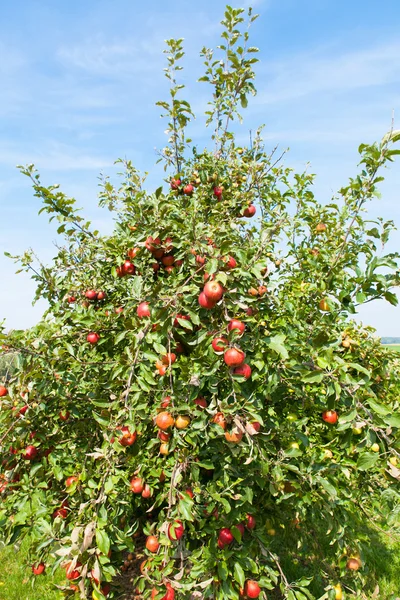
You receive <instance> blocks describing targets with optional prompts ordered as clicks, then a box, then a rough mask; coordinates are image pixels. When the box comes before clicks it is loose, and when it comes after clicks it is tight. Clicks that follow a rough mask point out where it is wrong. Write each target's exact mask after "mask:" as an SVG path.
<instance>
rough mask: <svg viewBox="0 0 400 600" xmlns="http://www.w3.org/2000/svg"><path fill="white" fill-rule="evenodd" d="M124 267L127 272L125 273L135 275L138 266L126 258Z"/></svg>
mask: <svg viewBox="0 0 400 600" xmlns="http://www.w3.org/2000/svg"><path fill="white" fill-rule="evenodd" d="M122 269H123V271H124V273H125V275H133V274H134V272H135V271H136V267H135V265H134V264H133V263H131V261H130V260H126V261H125V262H124V264H123V265H122Z"/></svg>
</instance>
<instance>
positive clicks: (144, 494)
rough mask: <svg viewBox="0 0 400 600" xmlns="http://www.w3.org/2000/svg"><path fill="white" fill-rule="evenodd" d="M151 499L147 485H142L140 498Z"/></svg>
mask: <svg viewBox="0 0 400 600" xmlns="http://www.w3.org/2000/svg"><path fill="white" fill-rule="evenodd" d="M150 497H151V488H150V486H149V484H148V483H145V484H144V488H143V492H142V498H150Z"/></svg>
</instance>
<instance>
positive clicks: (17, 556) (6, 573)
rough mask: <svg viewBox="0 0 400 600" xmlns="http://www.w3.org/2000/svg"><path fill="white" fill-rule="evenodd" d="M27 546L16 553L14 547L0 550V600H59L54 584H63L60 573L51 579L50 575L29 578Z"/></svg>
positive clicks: (63, 578) (30, 573) (58, 593)
mask: <svg viewBox="0 0 400 600" xmlns="http://www.w3.org/2000/svg"><path fill="white" fill-rule="evenodd" d="M31 575H32V572H31V568H30V566H29V562H28V552H27V544H26V543H24V544H22V546H21V548H19V549H18V551H16V549H15V548H14V547H7V548H1V549H0V600H59V599H60V597H61V596H60V592H59V591H58V590H56V589H55V588H54V585H53V584H54V583H57V584H63V583H65V577H64V576H63V573H62V572H61V571H60V572H59V574H58V576H57V577H55V578H53V577H52V576H51V574H45V575H40V576H37V577H35V578H34V580H33V581H32V578H31Z"/></svg>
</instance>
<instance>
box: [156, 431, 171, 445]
mask: <svg viewBox="0 0 400 600" xmlns="http://www.w3.org/2000/svg"><path fill="white" fill-rule="evenodd" d="M157 437H158V439H160V440H161V441H162V442H169V440H170V438H171V434H169V433H167V432H166V431H162V430H161V429H160V431H159V432H158V433H157Z"/></svg>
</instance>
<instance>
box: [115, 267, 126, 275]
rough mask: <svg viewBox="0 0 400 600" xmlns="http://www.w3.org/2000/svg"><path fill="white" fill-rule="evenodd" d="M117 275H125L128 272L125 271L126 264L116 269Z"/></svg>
mask: <svg viewBox="0 0 400 600" xmlns="http://www.w3.org/2000/svg"><path fill="white" fill-rule="evenodd" d="M116 271H117V277H125V275H126V273H125V271H124V265H119V266H118V267H117V269H116Z"/></svg>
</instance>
